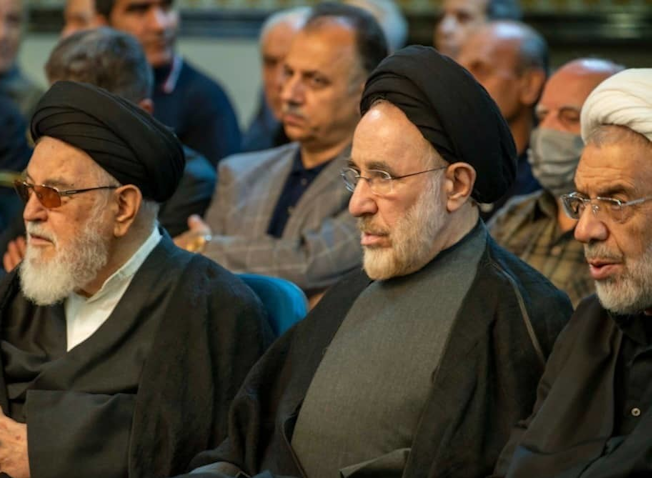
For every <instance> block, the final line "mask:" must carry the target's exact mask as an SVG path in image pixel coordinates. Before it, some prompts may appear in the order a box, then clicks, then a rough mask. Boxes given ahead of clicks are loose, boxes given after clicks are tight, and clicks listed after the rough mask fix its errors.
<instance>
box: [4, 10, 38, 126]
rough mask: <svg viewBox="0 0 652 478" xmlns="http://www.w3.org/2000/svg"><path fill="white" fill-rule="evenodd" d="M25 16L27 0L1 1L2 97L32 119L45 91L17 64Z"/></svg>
mask: <svg viewBox="0 0 652 478" xmlns="http://www.w3.org/2000/svg"><path fill="white" fill-rule="evenodd" d="M25 15H26V11H25V8H24V5H23V0H2V1H0V94H2V95H4V96H7V97H9V98H10V99H11V100H12V101H13V102H14V103H15V104H16V105H17V106H18V109H19V110H20V112H21V113H22V114H23V116H24V117H25V119H26V120H29V118H30V116H31V115H32V112H33V111H34V108H35V106H36V103H37V102H38V100H39V99H40V98H41V95H42V94H43V90H42V89H41V88H39V87H38V86H37V85H36V84H35V83H33V82H32V81H31V80H30V79H29V78H27V77H26V76H25V75H23V73H22V72H21V71H20V68H19V67H18V63H17V61H16V57H17V55H18V50H19V48H20V41H21V36H22V33H23V24H24V23H25Z"/></svg>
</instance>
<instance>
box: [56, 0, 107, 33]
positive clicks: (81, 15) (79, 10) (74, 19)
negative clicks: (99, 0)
mask: <svg viewBox="0 0 652 478" xmlns="http://www.w3.org/2000/svg"><path fill="white" fill-rule="evenodd" d="M63 22H64V25H63V30H61V36H63V37H67V36H68V35H72V34H73V33H76V32H78V31H81V30H88V29H90V28H96V27H99V26H100V25H102V22H101V21H100V19H99V18H98V17H97V11H96V10H95V0H67V1H66V6H65V8H64V11H63Z"/></svg>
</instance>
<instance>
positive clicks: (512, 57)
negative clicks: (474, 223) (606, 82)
mask: <svg viewBox="0 0 652 478" xmlns="http://www.w3.org/2000/svg"><path fill="white" fill-rule="evenodd" d="M459 63H460V64H461V65H462V66H464V67H465V68H466V69H467V70H469V71H470V72H471V74H472V75H473V76H474V77H475V79H476V80H478V82H480V84H481V85H482V86H484V87H485V89H486V90H487V92H488V93H489V95H490V96H491V97H492V99H493V100H494V101H495V102H496V104H497V105H498V108H500V112H501V113H502V115H503V117H504V118H505V120H506V121H507V124H508V125H509V129H510V131H511V132H512V137H513V138H514V143H515V144H516V152H517V153H518V171H517V176H516V182H515V183H514V185H513V186H512V187H511V188H510V190H509V191H507V193H506V194H505V196H503V197H502V198H501V199H500V200H498V201H496V202H495V203H493V204H486V205H483V207H482V212H483V218H484V219H485V220H486V219H488V218H489V217H490V216H491V215H492V214H493V213H494V212H495V211H497V210H498V209H500V207H502V205H503V204H504V203H505V202H506V201H507V199H509V198H510V197H512V196H515V195H519V194H528V193H531V192H533V191H536V190H537V189H539V187H540V186H539V183H537V181H536V179H535V178H534V177H533V176H532V171H531V169H530V165H529V163H528V161H527V148H528V144H529V142H530V134H531V133H532V129H533V128H534V125H535V115H534V107H535V106H536V104H537V101H539V98H540V96H541V92H542V90H543V85H544V84H545V82H546V77H547V76H548V45H547V44H546V41H545V40H544V39H543V37H542V36H541V35H539V33H537V32H536V31H535V30H534V29H532V28H530V27H529V26H527V25H525V24H523V23H520V22H514V21H498V22H490V23H488V24H486V25H484V26H482V27H480V28H479V29H478V30H477V31H476V32H475V33H473V34H472V35H471V36H470V37H469V39H468V41H467V42H466V43H465V45H464V47H463V48H462V51H461V53H460V56H459Z"/></svg>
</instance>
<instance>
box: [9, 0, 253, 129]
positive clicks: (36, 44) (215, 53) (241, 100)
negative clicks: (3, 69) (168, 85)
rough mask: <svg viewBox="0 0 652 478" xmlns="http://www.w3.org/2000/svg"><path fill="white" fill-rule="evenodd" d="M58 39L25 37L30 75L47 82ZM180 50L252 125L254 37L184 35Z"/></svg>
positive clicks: (23, 58) (24, 52)
mask: <svg viewBox="0 0 652 478" xmlns="http://www.w3.org/2000/svg"><path fill="white" fill-rule="evenodd" d="M0 1H2V0H0ZM56 41H57V36H56V35H51V34H38V33H32V34H29V35H27V36H26V37H25V39H24V40H23V45H22V47H21V52H20V64H21V66H22V68H23V70H24V71H25V72H26V73H27V74H28V75H29V76H30V77H32V78H33V79H35V80H37V81H38V82H40V83H42V84H43V85H45V84H46V80H45V74H44V72H43V65H44V64H45V62H46V60H47V58H48V56H49V54H50V51H51V50H52V48H53V46H54V45H55V43H56ZM179 51H180V52H181V54H182V55H183V56H184V58H186V59H188V60H189V61H190V62H192V63H193V64H194V65H195V66H196V67H197V68H199V69H200V70H202V71H204V72H205V73H208V75H209V76H211V77H213V78H215V79H217V80H218V81H219V82H220V83H221V84H222V86H223V87H224V88H225V90H226V92H227V94H228V95H229V97H230V98H231V100H232V102H233V104H234V107H235V108H236V111H237V113H238V118H239V119H240V124H241V125H242V126H243V127H244V125H246V124H248V123H249V121H250V119H251V116H252V115H253V113H254V109H255V107H256V105H257V95H258V91H259V89H260V69H259V63H258V45H257V43H256V42H255V41H254V40H232V39H230V40H222V39H215V38H182V39H181V40H180V41H179Z"/></svg>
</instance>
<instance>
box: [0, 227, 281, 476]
mask: <svg viewBox="0 0 652 478" xmlns="http://www.w3.org/2000/svg"><path fill="white" fill-rule="evenodd" d="M0 328H1V330H2V338H1V341H2V342H1V343H2V355H1V357H0V359H1V363H0V365H2V368H3V372H4V373H3V375H2V377H0V405H1V406H2V408H3V410H4V412H5V414H7V415H9V416H11V417H12V418H14V419H16V420H18V421H21V422H26V423H27V432H28V449H29V458H30V468H31V475H32V478H50V477H52V478H55V477H56V478H60V477H63V476H66V477H71V476H93V477H107V478H109V477H115V478H118V477H124V476H129V477H130V478H135V477H148V478H152V477H164V476H170V475H171V474H175V473H180V472H183V471H184V470H186V468H187V465H188V463H189V461H190V459H191V458H192V457H193V456H194V455H195V454H196V453H197V452H199V451H200V450H203V449H205V448H206V447H211V446H215V445H216V444H217V443H219V442H220V441H221V439H222V438H223V436H224V435H225V432H226V419H227V413H226V412H227V409H228V406H229V403H230V401H231V398H232V397H233V396H234V395H235V392H236V391H237V389H238V387H239V385H240V383H241V382H242V380H243V379H244V377H245V375H246V373H247V372H248V370H249V368H250V367H251V366H252V364H253V363H254V362H255V361H256V359H257V358H258V357H259V356H260V355H261V354H262V352H263V350H264V348H265V347H266V345H267V344H268V343H269V339H270V329H269V326H268V324H267V322H266V318H265V314H264V312H263V310H262V306H261V305H260V302H259V301H258V300H257V298H256V297H255V296H254V294H253V292H252V291H251V290H250V289H249V288H247V287H246V286H245V285H244V284H243V283H242V282H241V281H240V280H239V279H237V278H236V277H235V276H233V275H232V274H231V273H229V272H228V271H226V270H225V269H223V268H222V267H220V266H218V265H217V264H215V263H214V262H212V261H210V260H208V259H206V258H203V257H202V256H199V255H193V254H189V253H187V252H185V251H183V250H181V249H179V248H177V247H175V246H174V244H172V242H171V240H170V239H169V237H167V236H165V237H163V238H162V239H161V242H160V243H159V244H158V245H157V247H156V248H155V249H154V250H153V251H152V252H151V254H150V255H149V256H148V257H147V259H146V260H145V262H144V263H143V264H142V266H141V267H140V269H139V270H138V271H137V272H136V275H135V276H134V277H133V279H132V281H131V283H130V285H129V287H128V289H127V290H126V292H125V293H124V295H123V296H122V298H121V299H120V301H119V302H118V304H117V306H116V308H115V309H114V311H113V312H112V314H111V315H110V316H109V318H108V319H107V320H106V322H104V323H103V324H102V326H101V327H100V328H99V329H98V330H97V331H96V332H95V333H94V334H93V335H91V336H90V337H89V338H88V339H86V340H85V341H84V342H82V343H80V344H79V345H77V346H76V347H74V348H72V349H71V350H70V351H68V352H66V324H65V315H64V311H63V307H62V306H61V305H57V306H51V307H36V306H35V305H34V304H32V303H31V302H29V301H27V300H26V299H25V297H24V296H23V295H22V294H21V292H20V286H19V281H18V276H17V274H16V272H15V271H14V272H13V273H12V274H10V275H8V276H7V277H5V278H4V279H3V281H2V283H0Z"/></svg>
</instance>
